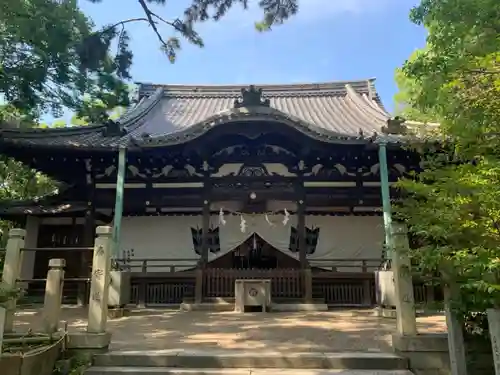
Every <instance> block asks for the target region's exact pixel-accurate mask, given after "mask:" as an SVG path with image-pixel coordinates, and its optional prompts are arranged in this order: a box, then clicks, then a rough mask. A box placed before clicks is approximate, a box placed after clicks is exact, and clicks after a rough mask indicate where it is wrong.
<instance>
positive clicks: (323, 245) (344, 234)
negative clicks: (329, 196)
mask: <svg viewBox="0 0 500 375" xmlns="http://www.w3.org/2000/svg"><path fill="white" fill-rule="evenodd" d="M306 226H307V227H308V228H310V229H312V228H317V227H320V231H319V239H318V245H317V247H316V251H315V252H314V254H311V255H309V256H308V259H309V260H310V263H311V265H313V266H314V265H316V266H326V265H328V266H330V267H331V266H337V265H338V266H340V265H342V264H344V265H346V263H345V262H334V261H332V262H316V263H315V262H314V259H381V257H382V249H383V243H384V227H383V220H382V217H380V216H312V215H311V216H306ZM373 269H375V268H373ZM337 270H338V271H343V272H349V271H359V270H360V267H337Z"/></svg>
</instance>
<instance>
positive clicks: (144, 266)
mask: <svg viewBox="0 0 500 375" xmlns="http://www.w3.org/2000/svg"><path fill="white" fill-rule="evenodd" d="M198 261H199V260H198V259H193V258H186V259H169V258H131V259H117V262H118V263H119V264H120V265H121V266H122V267H123V268H124V269H127V270H129V271H131V272H133V273H146V272H147V273H152V272H154V273H167V272H168V273H174V272H181V271H186V270H192V269H194V268H196V266H197V265H198Z"/></svg>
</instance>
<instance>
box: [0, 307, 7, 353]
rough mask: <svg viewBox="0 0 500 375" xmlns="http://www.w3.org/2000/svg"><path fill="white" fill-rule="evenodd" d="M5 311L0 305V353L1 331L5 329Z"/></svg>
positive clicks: (0, 351)
mask: <svg viewBox="0 0 500 375" xmlns="http://www.w3.org/2000/svg"><path fill="white" fill-rule="evenodd" d="M5 313H6V310H5V309H4V308H3V307H0V355H1V354H2V345H3V331H4V329H5Z"/></svg>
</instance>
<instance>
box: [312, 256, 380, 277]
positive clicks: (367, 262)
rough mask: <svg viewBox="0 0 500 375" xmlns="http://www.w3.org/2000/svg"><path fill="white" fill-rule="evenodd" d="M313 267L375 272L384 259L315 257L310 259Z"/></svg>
mask: <svg viewBox="0 0 500 375" xmlns="http://www.w3.org/2000/svg"><path fill="white" fill-rule="evenodd" d="M310 263H311V267H313V269H318V270H325V271H326V270H328V271H332V272H348V273H352V272H373V271H375V270H377V269H379V268H380V266H381V265H382V263H383V259H380V258H361V259H313V260H310Z"/></svg>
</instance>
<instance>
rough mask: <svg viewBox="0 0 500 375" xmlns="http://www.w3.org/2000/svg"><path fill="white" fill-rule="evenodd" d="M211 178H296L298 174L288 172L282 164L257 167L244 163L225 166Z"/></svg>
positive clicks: (266, 164) (257, 165) (264, 164)
mask: <svg viewBox="0 0 500 375" xmlns="http://www.w3.org/2000/svg"><path fill="white" fill-rule="evenodd" d="M210 176H211V177H226V176H243V177H262V176H282V177H296V176H297V174H296V173H292V172H290V171H289V170H288V167H287V166H286V165H284V164H281V163H262V164H256V165H247V164H244V163H227V164H223V165H222V166H221V167H220V168H219V169H218V170H217V172H215V173H212V174H211V175H210Z"/></svg>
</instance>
